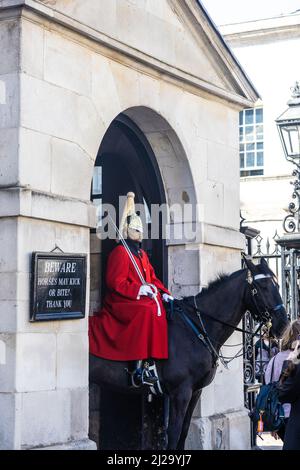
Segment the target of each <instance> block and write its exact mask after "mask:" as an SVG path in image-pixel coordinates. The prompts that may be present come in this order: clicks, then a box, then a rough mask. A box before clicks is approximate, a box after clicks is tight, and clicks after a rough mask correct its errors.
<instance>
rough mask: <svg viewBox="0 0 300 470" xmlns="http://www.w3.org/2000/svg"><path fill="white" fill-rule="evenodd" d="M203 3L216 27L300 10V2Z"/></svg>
mask: <svg viewBox="0 0 300 470" xmlns="http://www.w3.org/2000/svg"><path fill="white" fill-rule="evenodd" d="M201 2H202V4H203V6H204V7H205V9H206V10H207V11H208V13H209V15H210V17H211V19H212V20H213V21H214V23H215V24H216V25H223V24H229V23H239V22H242V21H249V20H256V19H261V18H270V17H273V16H280V15H281V14H289V13H293V12H294V11H295V10H298V9H299V10H300V0H201ZM299 13H300V11H299Z"/></svg>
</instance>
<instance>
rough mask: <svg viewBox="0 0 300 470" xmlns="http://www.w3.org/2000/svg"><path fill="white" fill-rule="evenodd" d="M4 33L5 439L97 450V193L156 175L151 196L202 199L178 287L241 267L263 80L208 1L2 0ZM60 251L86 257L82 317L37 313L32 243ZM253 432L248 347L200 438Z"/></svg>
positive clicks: (172, 243)
mask: <svg viewBox="0 0 300 470" xmlns="http://www.w3.org/2000/svg"><path fill="white" fill-rule="evenodd" d="M0 42H1V45H2V47H1V52H0V240H1V244H0V414H1V421H0V448H1V449H28V448H51V449H53V448H61V449H75V448H87V449H93V448H95V443H94V442H93V441H91V440H90V439H89V437H88V436H89V429H88V428H89V421H88V386H89V384H88V335H87V316H88V314H89V313H93V311H94V309H95V308H97V306H98V304H99V299H100V297H99V291H100V288H101V279H102V278H103V275H104V273H103V269H102V268H103V267H102V265H101V253H102V243H101V241H100V240H99V238H98V237H97V236H96V235H97V234H96V233H95V227H96V226H97V210H96V209H97V201H96V199H97V197H96V196H97V194H98V195H99V194H100V193H101V192H103V199H106V202H113V201H115V198H116V197H117V196H119V195H120V194H122V195H124V194H125V193H124V191H125V189H127V188H126V187H125V186H126V185H125V186H122V184H123V182H124V178H125V179H126V181H127V183H128V184H131V183H132V184H135V185H136V186H137V189H138V184H139V182H140V181H145V182H146V181H148V180H149V179H150V178H152V179H151V181H152V183H153V184H151V185H150V186H151V187H152V188H158V189H157V191H154V194H152V193H150V192H149V194H150V195H151V194H152V196H149V198H150V199H151V198H152V200H150V201H148V203H151V202H164V201H165V202H166V204H167V205H168V206H169V207H171V206H172V205H173V204H176V205H179V206H180V207H182V208H183V207H184V206H185V205H186V204H187V203H190V204H192V205H193V207H197V208H198V210H197V211H196V215H195V214H184V216H182V218H181V219H179V220H175V221H174V219H172V217H170V219H169V221H168V225H169V228H170V233H171V234H174V233H175V232H176V229H177V227H180V226H185V227H189V226H192V225H193V226H195V225H196V235H195V236H194V238H189V239H186V238H184V237H181V238H180V237H179V238H178V237H175V236H173V235H171V236H170V237H169V239H168V240H167V241H166V243H165V251H164V253H165V256H166V258H165V261H166V262H165V268H166V269H165V271H164V272H166V274H165V279H168V285H169V288H170V290H171V292H172V293H173V295H175V296H183V295H187V294H195V293H197V292H198V291H199V289H200V287H201V286H205V285H207V284H208V282H209V281H210V280H212V279H214V277H215V276H216V274H218V273H219V272H222V271H226V272H231V271H234V270H236V269H239V267H240V250H241V249H242V248H243V247H244V240H243V237H242V235H241V234H240V232H239V162H238V138H237V136H238V125H239V124H238V118H239V111H240V110H241V109H244V108H250V107H251V106H252V105H253V103H254V102H255V101H256V100H257V93H256V91H255V89H254V88H253V86H252V84H251V82H250V81H249V80H248V79H247V77H246V76H245V73H244V72H243V70H242V68H241V67H240V66H239V64H238V63H237V62H236V60H235V58H234V57H233V55H232V54H231V52H230V50H229V49H228V47H227V46H226V44H225V43H224V42H223V40H222V37H221V36H220V34H219V33H218V31H217V30H216V29H215V27H214V26H213V24H212V23H211V21H210V19H209V18H208V16H207V14H206V13H205V11H204V10H203V9H202V7H201V4H200V3H199V2H197V1H195V0H187V1H185V2H182V1H179V0H165V1H160V2H157V1H156V0H103V1H101V2H99V1H96V0H87V1H85V2H82V1H80V0H74V1H72V2H69V1H66V0H2V1H1V2H0ZM133 134H134V135H135V137H134V139H135V140H134V139H133V137H132V135H133ZM136 139H137V140H136ZM141 148H143V149H147V155H148V156H149V159H150V160H151V159H152V160H151V161H152V166H149V167H147V168H146V169H145V170H143V169H142V168H143V165H142V163H141V161H139V160H138V158H139V157H140V155H141V153H140V151H139V150H138V149H141ZM150 157H151V158H150ZM113 158H115V160H112V159H113ZM145 158H146V157H145ZM147 158H148V157H147ZM102 163H103V164H102ZM95 168H96V169H95ZM100 168H101V169H102V176H101V177H100V175H101V171H100ZM135 172H136V174H137V175H138V177H137V178H135V179H134V178H133V176H132V175H133V173H135ZM93 175H98V176H97V178H98V179H96V177H95V178H94V185H93V186H94V187H93V190H92V191H91V185H92V179H93ZM124 175H125V176H126V177H125V176H124ZM155 175H156V176H155ZM122 176H124V178H122ZM100 179H101V184H99V180H100ZM97 182H98V183H97ZM145 184H146V183H145ZM97 187H98V190H97ZM130 189H131V188H130ZM149 191H150V190H149ZM157 194H160V197H158V196H157ZM91 196H93V197H92V200H91ZM58 249H59V250H60V252H64V253H71V254H72V253H73V254H74V253H81V254H85V255H87V259H88V269H87V296H86V315H85V318H83V319H73V320H59V321H47V322H46V321H37V322H30V321H29V319H30V312H31V300H32V299H31V290H30V289H31V287H30V286H31V284H30V283H31V279H32V266H31V259H32V253H33V252H46V253H50V252H52V251H53V250H58ZM158 253H159V252H158ZM158 261H159V260H158ZM90 300H91V302H90ZM239 339H240V337H239V335H238V334H235V335H233V336H232V338H231V339H230V341H231V342H232V344H236V343H238V342H239V341H237V340H239ZM232 349H233V350H234V348H232ZM249 431H250V427H249V419H248V416H247V412H246V411H245V409H244V403H243V377H242V361H241V360H240V359H238V360H236V361H235V363H233V365H232V366H231V367H230V369H229V370H224V369H222V368H219V370H218V372H217V375H216V378H215V380H214V382H213V384H212V385H211V386H209V387H208V388H207V389H205V390H204V393H203V397H202V399H201V402H200V403H199V404H198V407H197V409H196V411H195V414H194V419H193V422H192V426H191V432H190V435H189V439H188V446H189V447H190V448H193V449H199V448H204V449H212V448H248V447H249Z"/></svg>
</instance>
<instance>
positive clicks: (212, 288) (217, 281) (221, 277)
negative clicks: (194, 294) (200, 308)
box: [201, 273, 231, 294]
mask: <svg viewBox="0 0 300 470" xmlns="http://www.w3.org/2000/svg"><path fill="white" fill-rule="evenodd" d="M230 277H231V274H226V273H219V274H218V275H217V277H216V279H214V280H213V281H211V282H209V283H208V286H207V287H203V288H202V290H201V294H206V293H208V292H213V291H215V290H216V289H218V287H220V284H223V282H224V281H227V279H229V278H230Z"/></svg>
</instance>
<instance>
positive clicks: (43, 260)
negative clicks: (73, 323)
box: [30, 253, 86, 321]
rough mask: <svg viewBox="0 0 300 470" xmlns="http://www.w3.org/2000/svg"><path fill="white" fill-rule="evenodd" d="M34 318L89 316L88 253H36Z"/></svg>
mask: <svg viewBox="0 0 300 470" xmlns="http://www.w3.org/2000/svg"><path fill="white" fill-rule="evenodd" d="M31 287H32V290H31V311H30V321H42V320H67V319H74V318H84V317H85V295H86V255H77V254H67V253H62V254H60V253H33V254H32V286H31Z"/></svg>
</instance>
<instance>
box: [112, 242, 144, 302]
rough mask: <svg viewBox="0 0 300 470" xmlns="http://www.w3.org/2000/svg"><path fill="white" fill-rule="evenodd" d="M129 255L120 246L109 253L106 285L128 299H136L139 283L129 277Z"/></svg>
mask: <svg viewBox="0 0 300 470" xmlns="http://www.w3.org/2000/svg"><path fill="white" fill-rule="evenodd" d="M129 262H130V259H129V256H128V254H127V253H126V251H125V249H124V248H123V247H121V246H118V247H116V248H115V249H114V250H113V251H112V252H111V254H110V255H109V258H108V262H107V272H106V285H107V287H108V288H109V289H111V290H113V291H115V292H117V293H118V294H120V295H122V296H123V297H127V298H128V299H134V300H136V299H137V296H138V292H139V290H140V287H141V283H138V282H135V281H133V280H130V279H129Z"/></svg>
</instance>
